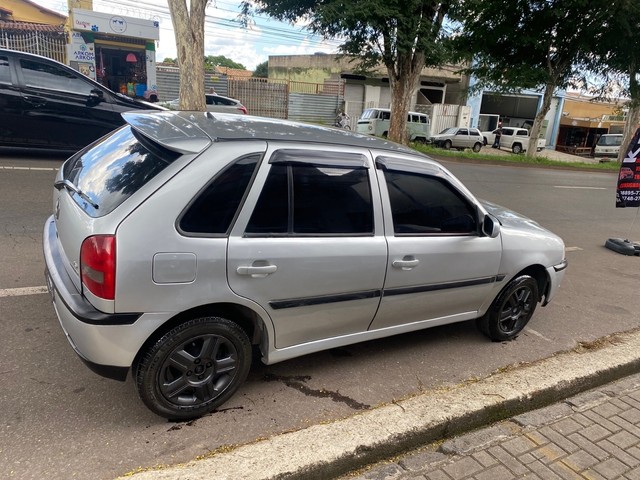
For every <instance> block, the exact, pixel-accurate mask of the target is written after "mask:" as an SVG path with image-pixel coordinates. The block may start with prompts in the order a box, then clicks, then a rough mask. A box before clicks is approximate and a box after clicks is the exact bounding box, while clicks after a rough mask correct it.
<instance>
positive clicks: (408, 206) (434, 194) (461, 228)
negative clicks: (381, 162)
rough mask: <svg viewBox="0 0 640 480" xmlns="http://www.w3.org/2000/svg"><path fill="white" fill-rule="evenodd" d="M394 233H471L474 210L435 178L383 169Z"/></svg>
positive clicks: (473, 231)
mask: <svg viewBox="0 0 640 480" xmlns="http://www.w3.org/2000/svg"><path fill="white" fill-rule="evenodd" d="M385 180H386V182H387V188H388V191H389V199H390V201H391V213H392V215H393V228H394V233H395V234H400V235H401V234H472V233H476V231H477V224H476V214H475V209H474V208H473V207H472V206H471V204H470V203H469V202H468V201H467V200H466V199H464V198H463V197H462V195H461V194H460V193H458V192H457V191H456V190H455V189H454V188H453V187H452V186H451V185H450V184H449V183H447V182H446V181H444V180H442V179H439V178H437V177H431V176H428V175H419V174H414V173H406V172H399V171H393V170H385Z"/></svg>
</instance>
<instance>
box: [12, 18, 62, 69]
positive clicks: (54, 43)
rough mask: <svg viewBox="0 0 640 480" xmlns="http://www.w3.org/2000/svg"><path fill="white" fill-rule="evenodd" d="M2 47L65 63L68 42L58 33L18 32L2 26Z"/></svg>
mask: <svg viewBox="0 0 640 480" xmlns="http://www.w3.org/2000/svg"><path fill="white" fill-rule="evenodd" d="M0 47H3V48H9V49H11V50H19V51H21V52H27V53H35V54H36V55H42V56H43V57H48V58H52V59H54V60H57V61H59V62H61V63H65V61H66V56H67V41H66V39H65V37H64V35H62V34H61V33H56V32H50V33H49V32H18V31H15V30H5V29H3V28H2V27H1V26H0Z"/></svg>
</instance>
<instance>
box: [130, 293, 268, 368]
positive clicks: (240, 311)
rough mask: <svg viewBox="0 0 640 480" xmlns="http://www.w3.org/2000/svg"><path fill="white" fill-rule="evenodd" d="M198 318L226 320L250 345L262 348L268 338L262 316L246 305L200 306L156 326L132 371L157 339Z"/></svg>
mask: <svg viewBox="0 0 640 480" xmlns="http://www.w3.org/2000/svg"><path fill="white" fill-rule="evenodd" d="M198 317H222V318H226V319H228V320H230V321H232V322H234V323H236V324H237V325H238V326H239V327H240V328H242V330H244V332H245V333H246V335H247V337H248V338H249V341H250V342H251V344H252V345H260V346H261V347H263V348H264V346H265V339H266V337H268V336H269V333H268V332H267V329H268V327H267V325H266V324H265V322H264V319H263V318H262V316H261V315H260V314H259V313H258V312H256V311H254V310H252V309H251V308H249V307H247V306H246V305H240V304H236V303H229V302H221V303H211V304H206V305H200V306H197V307H193V308H190V309H188V310H185V311H183V312H180V313H178V314H176V315H175V316H173V317H171V318H170V319H169V320H167V321H166V322H164V323H163V324H162V325H160V326H158V328H157V329H156V330H155V331H154V332H153V333H152V334H151V335H149V338H147V340H146V341H145V342H144V343H143V344H142V346H141V347H140V349H139V350H138V353H137V354H136V356H135V358H134V360H133V363H132V367H133V368H134V371H135V368H136V365H138V363H139V361H140V359H141V358H142V356H143V355H144V353H145V352H146V351H147V350H148V349H149V348H150V346H151V345H153V344H155V342H156V341H157V340H158V339H160V338H162V337H163V336H164V335H165V334H166V333H167V332H169V331H170V330H172V329H173V328H175V327H176V326H178V325H180V324H182V323H185V322H187V321H188V320H191V319H192V318H198Z"/></svg>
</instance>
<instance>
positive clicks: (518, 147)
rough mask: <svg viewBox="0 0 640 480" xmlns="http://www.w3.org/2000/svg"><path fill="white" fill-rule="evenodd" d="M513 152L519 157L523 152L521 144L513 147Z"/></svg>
mask: <svg viewBox="0 0 640 480" xmlns="http://www.w3.org/2000/svg"><path fill="white" fill-rule="evenodd" d="M511 151H512V152H513V153H515V154H516V155H517V154H519V153H520V152H522V146H521V145H520V144H519V143H516V144H515V145H514V146H513V147H511Z"/></svg>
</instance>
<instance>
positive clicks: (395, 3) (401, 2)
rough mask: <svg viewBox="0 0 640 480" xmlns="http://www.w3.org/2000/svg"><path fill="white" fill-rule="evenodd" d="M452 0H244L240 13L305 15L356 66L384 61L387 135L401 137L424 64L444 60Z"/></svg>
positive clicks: (286, 17) (367, 66)
mask: <svg viewBox="0 0 640 480" xmlns="http://www.w3.org/2000/svg"><path fill="white" fill-rule="evenodd" d="M457 1H458V0H444V1H437V0H352V1H349V2H345V1H343V0H256V2H255V3H253V2H251V3H250V2H249V1H247V0H245V1H244V2H243V4H242V7H243V12H244V14H245V15H251V14H252V13H253V8H254V7H253V5H255V6H256V7H255V8H257V11H258V12H260V13H266V14H267V15H269V16H271V17H274V18H277V19H279V20H288V21H292V22H293V21H296V20H298V19H305V20H307V21H308V22H309V27H308V28H310V30H311V31H313V32H314V33H316V34H320V35H323V36H325V37H327V38H341V39H344V42H343V43H342V45H341V46H340V51H341V52H342V53H344V54H349V55H354V56H357V57H358V61H357V63H358V64H359V67H360V68H361V69H364V70H367V69H370V68H372V67H377V66H379V65H384V66H385V67H386V70H387V75H388V77H389V84H390V88H391V126H390V128H389V138H390V139H391V140H393V141H396V142H400V143H407V142H408V138H407V135H406V123H407V112H408V111H409V107H410V102H411V98H412V95H413V93H414V91H415V88H416V86H417V85H418V81H419V79H420V74H421V72H422V69H423V68H424V67H425V66H433V67H437V66H441V65H442V64H443V63H445V56H444V55H445V52H446V50H445V49H444V48H443V42H442V40H443V29H442V24H443V20H444V18H445V15H446V14H447V12H448V10H449V8H450V5H451V4H453V3H455V2H457Z"/></svg>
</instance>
